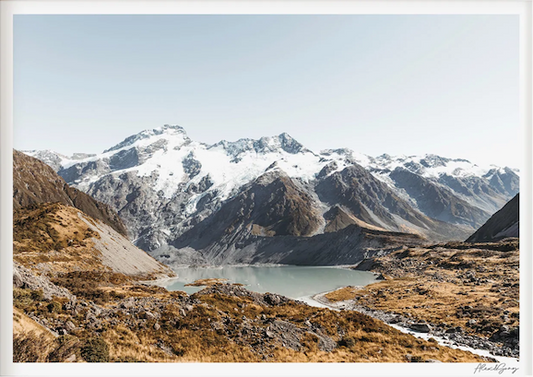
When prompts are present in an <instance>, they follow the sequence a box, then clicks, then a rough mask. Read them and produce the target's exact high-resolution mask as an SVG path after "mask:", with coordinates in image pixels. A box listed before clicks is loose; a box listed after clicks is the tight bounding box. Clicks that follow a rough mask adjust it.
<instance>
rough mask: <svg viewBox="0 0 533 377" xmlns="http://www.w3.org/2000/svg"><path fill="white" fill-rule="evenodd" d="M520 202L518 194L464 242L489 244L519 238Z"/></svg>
mask: <svg viewBox="0 0 533 377" xmlns="http://www.w3.org/2000/svg"><path fill="white" fill-rule="evenodd" d="M519 210H520V200H519V194H516V196H515V197H514V198H513V199H511V200H510V201H509V202H508V203H507V204H506V205H505V206H504V207H503V208H502V209H500V210H499V211H498V212H496V213H495V214H494V215H492V217H491V218H490V219H489V220H488V221H487V222H486V223H485V224H484V225H483V226H482V227H481V228H479V229H478V230H477V231H476V232H475V233H474V234H472V235H471V236H470V237H469V238H468V239H467V240H466V242H472V243H473V242H491V241H498V240H501V239H504V238H508V237H518V236H519V220H520V215H519Z"/></svg>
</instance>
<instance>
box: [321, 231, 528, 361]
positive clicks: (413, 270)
mask: <svg viewBox="0 0 533 377" xmlns="http://www.w3.org/2000/svg"><path fill="white" fill-rule="evenodd" d="M357 269H360V270H366V271H374V272H376V273H379V274H382V276H383V277H384V280H383V281H380V282H377V283H374V284H370V285H367V286H366V287H363V288H357V287H347V288H342V289H340V290H337V291H334V292H331V293H329V294H327V295H326V296H325V297H326V298H327V299H329V300H330V301H331V302H341V301H342V302H343V305H344V307H345V308H346V309H355V310H360V311H363V312H366V313H368V314H371V315H373V316H375V317H376V318H380V319H382V320H384V321H385V322H387V323H393V324H399V325H402V326H404V327H407V328H411V329H413V330H416V331H422V332H426V333H427V332H429V333H430V334H431V335H434V336H441V337H444V338H447V339H449V341H451V342H453V343H457V344H463V345H467V346H471V347H474V348H478V349H487V350H490V351H491V352H493V354H495V355H505V356H512V357H518V354H519V341H518V334H519V326H520V324H519V323H520V315H519V301H518V299H519V280H520V274H519V247H518V241H517V240H509V241H502V242H493V243H462V242H453V243H445V244H436V245H431V246H425V247H416V248H403V249H401V250H397V251H394V252H392V253H390V254H388V255H384V256H379V257H374V258H369V259H367V260H365V261H364V262H362V263H361V264H359V266H357Z"/></svg>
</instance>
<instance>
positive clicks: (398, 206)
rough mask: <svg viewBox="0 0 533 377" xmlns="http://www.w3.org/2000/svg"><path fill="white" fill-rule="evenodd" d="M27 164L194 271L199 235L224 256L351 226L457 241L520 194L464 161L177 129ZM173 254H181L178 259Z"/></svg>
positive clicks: (510, 179) (511, 177) (492, 171)
mask: <svg viewBox="0 0 533 377" xmlns="http://www.w3.org/2000/svg"><path fill="white" fill-rule="evenodd" d="M31 154H32V155H35V156H39V155H40V156H41V157H40V158H43V159H45V160H47V161H52V162H53V163H54V164H55V166H59V168H58V173H59V174H60V175H61V176H62V177H63V178H64V179H65V180H66V181H67V182H68V183H69V184H72V185H74V186H75V187H77V188H79V189H81V190H83V191H84V192H87V193H88V194H90V195H92V196H93V197H95V198H96V199H98V200H100V201H102V202H104V203H106V204H108V205H110V206H111V207H112V208H114V209H115V210H116V211H117V212H118V213H119V215H120V217H121V218H122V219H123V220H124V223H125V224H126V226H127V228H128V231H129V234H130V235H131V237H132V239H134V240H135V241H134V242H135V244H136V245H137V246H138V247H140V248H142V249H143V250H146V251H149V252H152V253H154V255H169V256H170V257H172V258H173V257H174V256H179V257H180V258H182V257H183V258H184V260H185V259H187V260H191V261H193V260H194V261H198V262H200V261H202V260H204V259H203V256H202V255H199V254H198V253H197V252H196V251H198V250H193V249H192V247H193V246H192V244H190V245H187V244H186V240H189V241H190V242H192V240H193V239H194V240H197V239H198V237H199V235H200V234H204V235H205V237H204V238H203V240H200V241H197V242H196V241H195V245H196V246H194V247H199V245H200V244H202V245H204V246H205V247H207V245H208V243H209V242H211V241H212V242H211V243H210V244H212V245H216V247H215V246H213V247H215V248H220V247H222V249H223V248H224V247H225V246H224V245H226V246H227V245H228V244H229V243H228V242H229V240H230V239H233V240H237V239H240V240H241V241H242V242H244V239H246V240H251V239H252V237H257V238H261V242H260V243H261V244H265V245H266V244H267V243H268V244H269V245H274V244H275V242H274V241H273V240H272V239H271V238H276V237H300V238H306V237H315V236H322V235H324V234H325V233H328V234H330V233H331V234H330V235H329V236H327V237H326V235H324V237H325V238H328V237H331V239H333V238H334V237H336V236H339V234H337V233H338V232H340V231H343V230H344V229H346V228H348V227H359V228H362V229H372V230H376V231H388V232H397V233H405V232H411V233H414V234H418V235H420V236H421V237H423V238H427V239H428V240H433V241H445V240H462V239H464V238H466V237H467V236H468V235H469V234H471V233H472V232H473V231H474V230H475V229H477V228H478V227H479V226H480V225H481V224H483V222H484V221H486V220H487V219H488V218H489V217H490V214H492V213H493V212H494V211H496V210H497V208H500V207H501V206H502V205H503V204H504V203H505V202H506V201H507V200H509V198H511V197H512V195H514V194H515V192H514V191H513V190H515V189H516V187H517V184H518V175H517V174H516V173H517V172H516V171H513V170H511V169H507V168H505V169H502V168H498V167H494V166H490V167H479V166H477V165H475V164H473V163H470V162H469V161H466V160H460V159H447V158H443V157H439V156H434V155H426V156H423V157H415V156H409V157H405V156H401V157H391V156H387V155H382V156H379V157H375V158H374V157H370V156H365V155H361V154H357V153H355V152H353V151H351V150H348V149H334V150H325V151H321V152H320V153H315V152H313V151H311V150H309V149H307V148H305V147H304V146H303V145H302V144H300V143H299V142H298V141H296V140H295V139H293V138H292V137H291V136H289V135H288V134H286V133H282V134H280V135H276V136H271V137H262V138H260V139H258V140H253V139H240V140H237V141H234V142H228V141H225V140H223V141H221V142H218V143H215V144H212V145H207V144H203V143H199V142H196V141H194V140H191V139H190V138H189V137H188V136H187V134H186V132H185V130H184V129H183V128H182V127H180V126H171V125H165V126H163V127H160V128H156V129H153V130H146V131H142V132H140V133H138V134H136V135H132V136H130V137H128V138H126V139H125V140H124V141H122V142H120V143H118V144H117V145H115V146H113V147H111V148H109V149H107V150H106V151H104V152H103V153H101V154H98V155H95V156H85V157H84V156H81V155H77V156H73V157H65V156H60V155H57V156H56V157H54V156H53V153H52V154H51V152H49V151H46V152H38V151H33V152H31ZM402 169H403V170H402ZM275 171H276V172H280V174H281V175H280V176H279V177H278V178H279V179H277V180H276V181H275V182H272V183H271V184H269V185H268V187H267V188H261V187H259V186H258V185H257V184H256V183H257V182H256V180H258V179H259V178H260V177H266V175H267V173H271V172H275ZM399 171H402V172H401V173H399ZM281 176H284V177H286V178H281ZM251 186H253V188H252V189H251ZM493 186H494V187H493ZM269 190H271V191H269ZM267 191H268V192H267ZM252 193H253V194H254V196H252ZM259 199H260V200H259ZM220 211H222V212H220ZM219 212H220V213H221V214H220V215H218V217H217V213H219ZM222 214H224V216H222ZM214 218H218V219H221V221H220V222H218V223H214V228H213V229H217V231H214V232H210V231H209V230H206V231H203V230H202V229H203V228H202V227H203V225H201V224H206V221H213V220H212V219H214ZM208 219H209V220H208ZM276 219H277V220H276ZM226 223H229V224H230V225H231V224H233V225H232V226H226V225H224V224H226ZM223 225H224V232H222V233H220V232H219V231H218V230H220V229H222V227H223ZM239 232H240V233H239ZM247 232H249V233H247ZM245 234H246V236H245ZM214 237H219V239H218V240H215V239H214ZM242 237H244V238H242ZM208 239H209V240H210V241H209V242H208ZM246 242H248V241H246ZM302 242H304V241H302ZM253 243H254V244H255V245H258V242H257V240H256V241H254V242H253ZM177 245H180V250H181V251H177V250H175V249H173V248H175V247H176V246H177ZM236 245H237V244H236ZM204 246H202V247H204ZM236 247H237V246H236ZM250 247H251V246H250ZM272 247H274V246H272ZM287 247H289V246H287ZM222 249H218V250H219V252H221V250H222ZM184 250H186V252H185V251H184ZM288 251H290V250H288ZM326 252H328V250H324V253H326ZM334 252H335V251H334ZM183 253H184V254H183ZM170 254H173V256H171V255H170ZM215 254H216V253H211V252H207V253H206V254H205V255H209V256H211V257H213V256H214V255H215ZM185 255H187V257H185ZM189 257H190V258H189Z"/></svg>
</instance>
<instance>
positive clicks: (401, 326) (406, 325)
mask: <svg viewBox="0 0 533 377" xmlns="http://www.w3.org/2000/svg"><path fill="white" fill-rule="evenodd" d="M355 288H357V287H355ZM333 291H334V290H333ZM333 291H328V292H322V293H317V294H315V295H314V296H312V297H311V299H312V300H314V301H316V302H318V303H319V304H321V305H324V306H325V307H328V308H330V309H332V310H353V311H356V312H358V313H361V314H365V315H368V316H369V317H372V318H374V319H377V320H379V321H382V322H383V323H385V324H387V325H389V326H391V327H393V328H395V329H397V330H399V331H402V332H404V333H406V334H410V335H413V336H416V337H419V338H422V339H426V340H427V339H429V338H433V339H435V340H436V341H437V342H438V343H439V344H440V345H443V346H446V347H452V348H458V349H463V350H467V351H470V352H472V353H476V354H478V355H480V356H486V357H489V358H491V359H493V360H494V362H499V363H502V362H505V363H508V364H509V363H516V364H517V363H518V359H516V358H514V357H510V356H508V355H494V354H493V352H494V351H495V350H499V348H500V347H498V346H496V344H495V343H494V342H491V341H489V340H486V339H482V338H479V337H475V336H471V335H458V334H446V333H444V332H443V331H442V332H440V331H439V332H438V333H437V334H436V333H435V332H433V331H430V332H427V333H425V332H419V331H415V330H413V329H412V328H411V327H410V326H411V325H414V323H413V322H412V321H411V320H409V319H408V318H406V317H403V316H401V315H399V314H395V313H387V312H384V311H382V310H376V309H371V308H369V307H366V306H362V305H359V304H356V303H355V301H354V300H345V301H338V302H331V301H329V300H328V299H327V298H326V297H325V296H326V295H327V294H328V293H330V292H333ZM429 326H430V327H431V328H438V327H439V326H438V325H436V324H431V323H430V324H429ZM480 341H481V342H483V343H484V344H485V345H486V346H488V347H487V348H489V349H485V348H475V347H472V345H473V343H476V344H479V342H480Z"/></svg>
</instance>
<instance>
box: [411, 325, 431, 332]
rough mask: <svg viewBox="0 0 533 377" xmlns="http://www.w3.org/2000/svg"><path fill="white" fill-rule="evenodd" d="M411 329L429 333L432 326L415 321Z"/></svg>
mask: <svg viewBox="0 0 533 377" xmlns="http://www.w3.org/2000/svg"><path fill="white" fill-rule="evenodd" d="M409 328H410V329H411V330H414V331H418V332H423V333H428V332H430V331H431V326H430V325H428V324H427V323H413V324H411V326H409Z"/></svg>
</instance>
